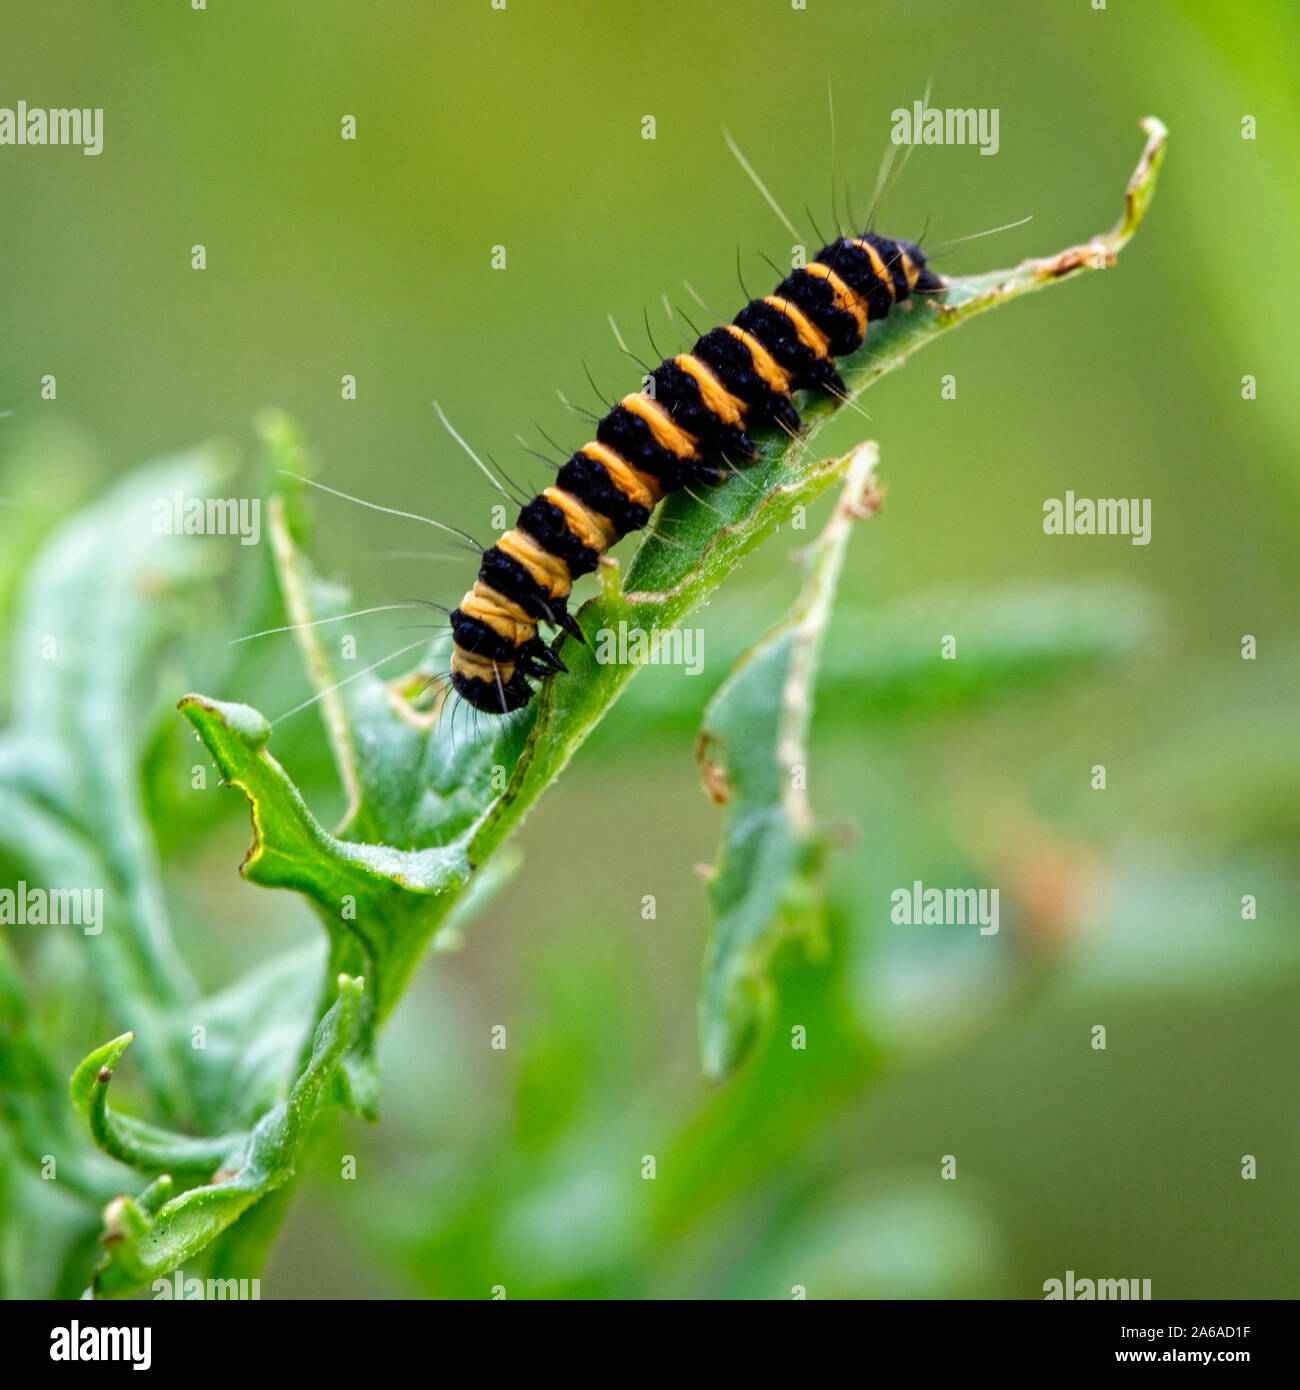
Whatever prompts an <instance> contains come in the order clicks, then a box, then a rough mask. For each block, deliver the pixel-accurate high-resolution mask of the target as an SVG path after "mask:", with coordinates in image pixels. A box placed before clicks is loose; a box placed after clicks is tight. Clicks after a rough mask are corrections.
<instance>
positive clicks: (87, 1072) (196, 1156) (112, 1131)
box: [70, 1033, 248, 1175]
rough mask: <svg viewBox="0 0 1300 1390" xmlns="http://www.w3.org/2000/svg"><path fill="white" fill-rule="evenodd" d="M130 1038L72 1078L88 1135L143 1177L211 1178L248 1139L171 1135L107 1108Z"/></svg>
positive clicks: (99, 1052) (93, 1057)
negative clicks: (150, 1174)
mask: <svg viewBox="0 0 1300 1390" xmlns="http://www.w3.org/2000/svg"><path fill="white" fill-rule="evenodd" d="M134 1037H135V1034H134V1033H123V1034H122V1036H121V1037H120V1038H114V1039H113V1041H112V1042H109V1043H105V1044H104V1046H103V1047H100V1048H96V1050H95V1051H94V1052H92V1053H91V1054H90V1055H89V1056H88V1057H87V1058H86V1059H85V1060H84V1061H83V1062H82V1063H81V1065H80V1066H79V1067H78V1068H77V1070H76V1071H75V1072H73V1074H72V1082H71V1088H70V1089H71V1091H72V1101H73V1104H74V1105H75V1106H76V1107H77V1109H78V1110H80V1111H81V1113H82V1114H83V1115H85V1116H86V1117H87V1118H88V1119H89V1120H90V1132H91V1134H92V1135H93V1136H94V1139H95V1142H96V1143H97V1144H98V1145H99V1147H100V1148H101V1149H103V1150H104V1152H105V1153H106V1154H109V1155H110V1156H111V1157H113V1158H116V1159H119V1160H120V1161H121V1162H123V1163H126V1164H129V1165H130V1166H131V1167H133V1168H138V1169H140V1170H141V1171H143V1172H153V1173H184V1172H194V1173H203V1174H205V1175H210V1174H211V1173H213V1172H214V1171H215V1170H217V1169H219V1168H221V1167H222V1166H223V1164H225V1163H226V1162H227V1161H229V1159H230V1157H231V1155H232V1154H236V1153H238V1152H239V1150H240V1149H241V1148H242V1147H243V1145H244V1143H245V1142H246V1140H247V1137H248V1136H247V1135H243V1134H231V1135H223V1136H222V1137H221V1138H219V1139H194V1138H190V1137H189V1136H188V1135H184V1134H172V1133H169V1132H168V1131H166V1130H163V1129H159V1128H157V1127H156V1126H154V1125H150V1124H145V1123H144V1122H143V1121H141V1120H135V1119H132V1118H130V1117H129V1116H119V1115H115V1114H113V1113H112V1112H111V1111H110V1110H109V1108H108V1086H109V1082H111V1081H112V1079H113V1072H114V1070H115V1069H116V1067H117V1064H118V1062H119V1061H121V1059H122V1054H123V1053H124V1052H125V1051H126V1049H127V1048H128V1047H129V1046H130V1044H131V1041H132V1039H133V1038H134Z"/></svg>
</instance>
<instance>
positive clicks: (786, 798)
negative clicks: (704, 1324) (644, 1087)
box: [697, 444, 879, 1080]
mask: <svg viewBox="0 0 1300 1390" xmlns="http://www.w3.org/2000/svg"><path fill="white" fill-rule="evenodd" d="M876 458H877V450H876V446H875V445H874V444H863V445H860V446H859V447H858V449H856V450H855V451H854V453H853V454H851V455H850V456H849V458H848V459H846V460H844V467H845V469H846V476H845V482H844V490H843V492H842V493H841V496H840V500H839V503H838V505H837V506H836V508H835V511H834V513H833V514H832V516H831V519H830V521H829V522H828V523H827V525H826V528H825V530H824V531H823V532H822V534H821V535H820V537H818V539H817V540H816V541H814V542H813V544H812V545H811V546H810V547H809V548H808V551H807V577H806V579H805V581H804V587H803V591H802V593H801V594H800V596H799V599H798V601H797V602H796V603H795V606H794V608H793V609H792V610H791V611H790V614H789V616H788V617H787V618H786V619H785V620H784V621H783V622H782V623H781V624H780V625H779V626H778V627H776V628H774V629H773V630H772V631H771V632H769V633H768V634H767V635H766V636H765V637H764V638H763V639H762V640H761V641H760V642H759V643H758V645H757V646H756V647H755V648H754V649H753V650H752V651H751V652H750V653H749V654H748V655H747V656H746V657H744V658H743V659H742V661H741V663H740V664H739V665H738V666H737V668H736V669H735V670H734V671H733V672H732V673H731V675H730V676H728V677H727V679H726V681H725V682H724V683H723V685H722V686H721V688H720V689H719V690H718V693H717V694H716V695H715V696H714V697H713V699H712V700H711V701H710V702H709V707H708V709H707V710H706V711H705V714H704V724H703V727H702V729H701V731H700V738H699V743H698V746H697V748H698V757H699V761H700V767H701V771H702V773H703V776H704V784H705V788H706V790H707V791H708V792H709V794H710V795H711V796H712V797H713V799H714V800H715V801H719V802H721V803H723V804H725V805H726V806H727V808H728V809H727V829H726V833H725V836H724V840H723V846H722V852H721V855H720V856H719V860H718V864H717V868H716V871H715V873H714V875H713V877H712V878H711V879H710V882H709V899H710V904H711V906H712V910H713V916H714V926H713V932H712V935H711V937H710V940H709V946H708V950H707V952H706V955H705V961H704V979H703V981H702V983H701V987H700V1004H699V1024H700V1051H701V1057H702V1061H703V1066H704V1072H705V1075H706V1076H708V1077H709V1078H710V1079H712V1080H721V1079H722V1078H723V1077H725V1076H728V1075H729V1074H730V1073H731V1072H732V1071H734V1070H735V1068H736V1067H737V1066H739V1065H740V1063H741V1062H742V1061H743V1060H744V1059H745V1057H746V1055H747V1054H748V1053H749V1051H750V1049H751V1048H752V1047H753V1045H754V1043H755V1041H756V1039H757V1038H758V1036H759V1033H760V1031H761V1029H762V1027H763V1023H764V1021H765V1019H766V1015H767V1012H768V1008H769V1004H770V1000H771V988H772V986H771V978H770V965H771V961H772V957H773V955H774V954H775V953H776V951H777V949H778V948H779V947H780V945H781V943H782V942H783V941H785V940H787V939H789V938H791V937H794V936H801V937H804V938H805V939H807V940H809V941H810V943H812V944H814V945H815V944H816V943H817V942H818V941H819V940H820V923H821V917H822V913H823V909H824V893H823V885H822V868H823V861H824V858H825V853H826V849H827V844H828V842H827V838H826V835H825V833H824V832H823V831H821V830H819V829H818V827H817V825H816V823H815V821H814V819H813V816H812V812H811V811H810V809H809V806H808V798H807V791H806V787H807V774H808V757H807V751H806V748H807V734H808V726H809V722H810V718H811V712H812V699H813V685H814V680H815V675H816V668H817V657H818V651H819V649H820V646H821V642H822V639H823V637H824V635H825V631H826V625H827V623H828V621H829V620H830V615H831V611H832V607H833V604H834V598H835V587H836V583H837V581H838V579H839V573H840V569H841V566H842V564H843V560H844V550H845V546H846V545H847V543H848V538H849V534H850V532H851V530H852V526H853V522H854V520H855V519H856V518H857V517H860V516H865V515H869V514H870V513H871V512H873V511H874V510H876V508H877V506H878V504H879V494H878V493H876V491H875V489H874V483H873V473H874V470H875V466H876Z"/></svg>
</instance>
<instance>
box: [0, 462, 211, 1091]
mask: <svg viewBox="0 0 1300 1390" xmlns="http://www.w3.org/2000/svg"><path fill="white" fill-rule="evenodd" d="M231 467H232V459H231V455H230V452H229V450H226V449H224V448H220V447H217V446H213V445H206V446H203V447H201V448H198V449H195V450H193V451H191V452H189V453H185V454H180V455H177V456H175V457H173V458H169V459H165V460H163V461H162V462H160V463H157V464H154V465H151V466H149V467H147V468H143V469H140V470H138V471H137V472H135V473H132V474H130V475H129V476H128V477H127V478H125V479H124V480H123V481H121V482H120V483H118V484H117V485H116V486H114V487H113V488H112V489H110V490H109V491H108V492H107V493H106V494H105V495H104V496H103V497H102V498H101V499H99V500H98V501H97V502H96V503H95V504H94V505H92V506H90V507H89V508H87V509H86V510H84V511H82V512H79V513H77V515H76V516H75V517H74V518H72V519H71V520H70V521H69V522H67V523H66V524H65V525H63V526H62V527H60V528H59V530H58V531H57V532H56V533H55V535H54V537H53V538H52V539H51V541H50V543H49V544H48V545H47V546H46V547H45V549H44V550H43V551H42V552H41V554H40V556H39V558H38V559H37V561H36V562H35V564H34V565H33V567H32V570H31V572H30V574H29V577H28V580H27V583H26V586H25V588H24V591H23V594H22V598H21V601H20V606H19V612H18V617H17V623H16V630H15V637H14V643H13V646H14V652H15V670H16V672H17V675H18V678H17V683H16V686H15V689H14V703H13V718H12V721H11V723H10V725H9V727H8V728H7V729H6V730H5V731H4V733H3V734H2V735H0V798H2V799H3V803H4V816H3V817H0V847H2V848H3V849H4V850H5V851H6V852H7V854H8V856H9V857H10V858H11V859H12V860H13V861H14V863H16V864H18V865H21V866H22V867H23V869H24V870H25V872H26V873H27V874H28V876H29V878H30V879H31V880H33V881H34V882H37V883H43V884H44V885H46V886H49V887H70V888H80V889H85V890H92V891H93V890H96V889H98V890H102V894H103V899H102V901H103V918H102V920H101V922H100V923H99V926H100V928H101V930H99V931H98V932H95V933H87V934H82V935H80V936H79V939H78V940H79V947H80V954H81V956H82V959H84V961H85V966H86V969H85V977H86V979H87V980H88V981H89V983H90V984H91V985H92V986H93V987H94V988H96V989H97V990H98V992H99V994H100V997H101V998H102V1000H103V1001H104V1002H105V1004H106V1005H107V1006H108V1009H109V1011H110V1013H111V1015H112V1016H113V1017H115V1018H121V1019H123V1020H129V1021H130V1022H131V1023H132V1024H133V1025H134V1026H135V1027H136V1029H137V1030H138V1031H139V1033H140V1037H141V1041H140V1051H141V1058H140V1063H141V1066H142V1068H143V1070H144V1071H145V1073H146V1075H147V1077H148V1080H149V1085H150V1088H151V1090H152V1091H153V1093H154V1095H155V1098H156V1100H157V1103H158V1104H159V1105H160V1106H161V1107H162V1108H163V1109H164V1110H165V1111H166V1112H167V1113H168V1114H169V1115H171V1116H175V1117H180V1116H183V1115H185V1114H186V1112H187V1108H188V1106H189V1103H190V1094H189V1093H190V1087H189V1084H188V1073H189V1071H190V1069H191V1067H192V1066H193V1065H194V1061H193V1054H192V1053H191V1051H190V1049H189V1048H188V1047H187V1046H185V1045H184V1043H183V1042H182V1041H181V1040H180V1038H179V1036H178V1034H177V1033H176V1032H175V1031H174V1030H173V1029H172V1028H171V1027H170V1026H169V1023H170V1014H171V1012H172V1011H173V1010H174V1009H176V1008H177V1007H179V1006H180V1005H181V1004H183V1003H186V1002H188V1001H190V1000H192V999H193V997H194V993H195V991H194V986H193V984H192V982H191V981H190V979H189V976H188V974H187V972H186V970H185V968H184V966H183V965H182V963H181V961H180V959H179V957H178V956H177V954H176V952H175V950H174V947H173V944H172V939H171V930H170V925H169V922H168V918H167V912H166V906H165V904H164V902H163V897H162V890H161V885H160V882H159V876H158V866H157V855H156V851H155V848H154V845H153V842H152V836H151V833H150V830H149V827H148V824H147V822H146V819H145V815H144V810H143V806H142V801H141V795H140V778H141V774H140V767H141V762H142V759H143V754H144V750H145V747H146V746H147V743H148V740H149V739H150V737H152V734H153V730H154V729H155V727H156V725H157V717H158V713H159V710H160V702H159V695H158V692H159V689H160V686H161V687H162V688H165V687H166V677H165V675H163V674H162V673H160V670H159V666H160V664H161V663H163V662H164V661H165V660H166V657H165V656H163V655H162V653H164V652H165V651H168V650H169V649H172V648H174V647H175V645H176V644H177V643H178V642H179V641H181V639H182V638H183V637H184V635H185V632H186V609H185V606H184V604H183V603H182V602H181V599H182V596H187V595H189V594H191V593H192V592H193V590H194V589H195V587H196V586H199V585H202V584H204V583H207V582H209V581H210V580H211V579H212V578H213V577H214V576H215V574H216V573H217V572H218V569H219V559H220V552H219V550H217V549H216V548H214V546H213V544H212V543H211V542H208V541H206V540H204V539H201V538H195V537H188V536H187V537H177V536H171V535H163V534H159V533H157V532H156V531H155V530H154V527H153V508H154V504H155V502H157V501H158V500H159V499H162V500H164V501H169V500H170V499H171V497H172V495H173V494H174V493H175V492H177V491H179V492H182V493H183V494H185V495H186V496H205V495H207V494H209V493H212V492H214V491H215V490H216V489H217V488H218V487H219V486H220V485H221V483H222V482H223V481H224V480H225V479H227V478H228V477H229V475H230V472H231ZM69 930H75V928H73V929H69Z"/></svg>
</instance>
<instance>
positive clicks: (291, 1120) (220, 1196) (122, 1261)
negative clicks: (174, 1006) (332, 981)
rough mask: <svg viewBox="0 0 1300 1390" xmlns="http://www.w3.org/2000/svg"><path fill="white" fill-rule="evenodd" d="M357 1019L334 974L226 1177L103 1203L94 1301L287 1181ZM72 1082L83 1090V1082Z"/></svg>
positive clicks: (348, 982)
mask: <svg viewBox="0 0 1300 1390" xmlns="http://www.w3.org/2000/svg"><path fill="white" fill-rule="evenodd" d="M362 1013H363V1001H362V981H360V980H354V979H350V978H349V977H348V976H346V975H343V976H340V977H339V980H338V999H337V1000H336V1001H335V1003H334V1005H333V1006H332V1007H331V1008H330V1010H329V1012H328V1013H326V1015H325V1017H324V1018H323V1019H321V1022H320V1025H319V1027H318V1028H317V1029H316V1036H315V1040H314V1042H313V1044H312V1052H311V1058H310V1060H309V1061H308V1063H307V1065H306V1067H305V1068H304V1069H303V1072H302V1075H301V1076H299V1078H298V1080H297V1081H296V1082H295V1083H294V1087H293V1090H292V1091H291V1092H290V1094H289V1097H288V1099H287V1100H286V1101H284V1103H283V1104H281V1105H278V1106H276V1107H275V1108H274V1109H272V1110H270V1111H268V1112H267V1113H266V1114H265V1115H264V1116H263V1117H262V1118H261V1119H260V1120H259V1121H258V1123H257V1125H256V1127H255V1128H254V1130H253V1132H252V1134H251V1135H249V1136H247V1139H246V1141H245V1143H244V1146H243V1152H242V1154H241V1155H240V1157H239V1159H238V1160H237V1162H236V1163H235V1164H234V1165H233V1166H232V1170H231V1171H229V1172H219V1173H217V1174H215V1175H213V1178H212V1181H210V1182H209V1183H207V1184H205V1185H204V1186H201V1187H194V1188H191V1189H190V1190H189V1191H188V1192H184V1193H182V1194H181V1195H180V1196H179V1197H172V1198H170V1199H169V1200H168V1199H167V1194H168V1193H169V1191H170V1188H171V1184H170V1181H169V1180H167V1179H159V1181H158V1182H157V1183H155V1184H153V1185H152V1186H151V1187H150V1188H148V1189H146V1191H145V1192H144V1193H143V1194H142V1195H141V1197H140V1198H139V1199H138V1200H137V1199H133V1198H131V1197H127V1196H122V1197H117V1198H114V1200H113V1201H112V1202H110V1203H109V1204H108V1206H107V1208H106V1209H105V1212H104V1224H105V1231H104V1236H103V1241H104V1245H105V1247H106V1248H107V1251H108V1254H107V1256H106V1258H105V1260H104V1262H103V1264H102V1265H101V1266H100V1267H99V1269H98V1271H97V1272H96V1274H95V1283H94V1292H95V1294H96V1296H97V1297H101V1298H126V1297H129V1296H130V1295H131V1294H133V1293H135V1292H136V1291H137V1290H138V1289H141V1288H145V1287H147V1286H148V1285H149V1284H150V1283H151V1282H152V1281H153V1280H154V1279H156V1278H158V1277H160V1276H161V1275H164V1274H167V1273H169V1272H170V1271H171V1270H173V1269H175V1268H176V1267H177V1266H178V1265H180V1264H183V1263H184V1262H185V1261H186V1260H187V1259H189V1258H190V1257H191V1256H192V1255H195V1254H197V1253H198V1251H200V1250H202V1249H203V1247H204V1246H206V1245H207V1244H208V1243H209V1242H210V1241H212V1240H213V1239H214V1238H215V1237H216V1236H217V1235H219V1234H220V1233H221V1232H222V1231H223V1230H225V1229H226V1227H228V1226H229V1225H231V1223H232V1222H234V1221H235V1220H236V1219H237V1218H238V1217H239V1216H241V1215H242V1214H243V1213H244V1212H245V1211H246V1210H247V1209H248V1208H249V1207H250V1206H252V1205H253V1203H254V1202H256V1201H258V1200H259V1199H261V1198H262V1197H264V1196H265V1195H266V1194H267V1193H268V1192H271V1191H273V1190H274V1189H275V1188H277V1187H279V1186H280V1185H281V1184H282V1183H285V1182H287V1181H288V1180H289V1179H290V1178H291V1177H292V1176H293V1173H294V1167H295V1164H296V1162H297V1160H298V1156H299V1155H300V1154H301V1152H302V1148H303V1145H304V1144H305V1142H306V1139H307V1134H308V1131H309V1129H310V1126H311V1123H312V1121H313V1120H314V1119H315V1117H316V1115H317V1114H318V1113H319V1112H320V1110H321V1109H322V1108H323V1107H324V1106H325V1105H326V1104H328V1103H329V1102H330V1101H331V1100H332V1099H334V1098H335V1093H334V1092H333V1091H332V1089H331V1083H332V1082H334V1081H335V1079H336V1077H337V1075H338V1072H339V1068H340V1064H341V1062H342V1060H343V1058H344V1055H345V1054H346V1053H347V1051H348V1049H349V1048H350V1047H352V1046H353V1045H354V1044H355V1043H356V1041H357V1039H358V1035H359V1031H360V1026H361V1021H362ZM123 1046H125V1043H124V1041H123V1039H121V1038H118V1039H117V1040H116V1041H115V1042H112V1043H109V1044H108V1045H107V1048H106V1049H101V1052H102V1053H103V1054H104V1055H105V1056H109V1055H112V1054H113V1051H114V1049H116V1050H117V1055H120V1050H121V1048H122V1047H123ZM88 1060H89V1059H88ZM84 1065H85V1064H83V1069H84ZM81 1071H82V1069H79V1071H78V1076H79V1077H80V1076H81ZM74 1084H77V1085H79V1086H80V1088H81V1089H83V1090H84V1087H85V1081H84V1078H83V1079H82V1080H81V1082H80V1083H74Z"/></svg>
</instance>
